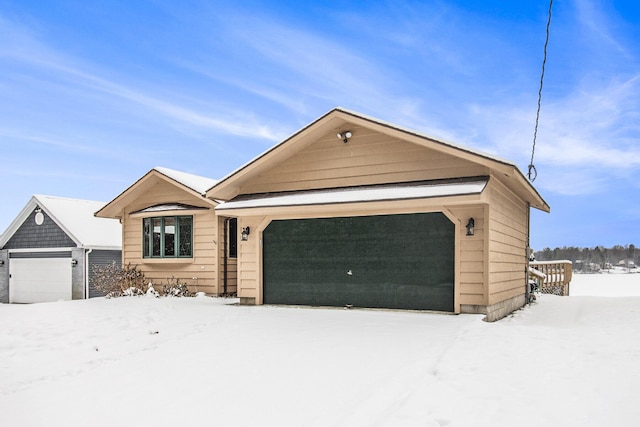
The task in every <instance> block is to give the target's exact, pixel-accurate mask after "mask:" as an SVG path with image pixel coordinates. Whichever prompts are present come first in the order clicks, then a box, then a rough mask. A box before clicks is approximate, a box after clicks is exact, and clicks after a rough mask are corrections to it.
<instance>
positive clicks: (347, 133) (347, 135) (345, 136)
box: [337, 130, 353, 144]
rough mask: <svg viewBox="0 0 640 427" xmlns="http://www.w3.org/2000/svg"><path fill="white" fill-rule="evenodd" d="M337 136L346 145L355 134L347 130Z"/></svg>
mask: <svg viewBox="0 0 640 427" xmlns="http://www.w3.org/2000/svg"><path fill="white" fill-rule="evenodd" d="M337 136H338V139H341V140H342V142H344V143H345V144H346V143H347V142H349V138H351V137H352V136H353V134H352V133H351V131H350V130H345V131H343V132H340V133H339V134H338V135H337Z"/></svg>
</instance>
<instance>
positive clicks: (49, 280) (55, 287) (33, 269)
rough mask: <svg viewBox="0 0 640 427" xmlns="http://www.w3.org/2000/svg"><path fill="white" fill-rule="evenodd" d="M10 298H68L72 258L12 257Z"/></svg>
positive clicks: (26, 300)
mask: <svg viewBox="0 0 640 427" xmlns="http://www.w3.org/2000/svg"><path fill="white" fill-rule="evenodd" d="M9 269H10V271H9V273H10V279H9V302H10V303H32V302H51V301H59V300H71V258H12V259H11V260H10V261H9Z"/></svg>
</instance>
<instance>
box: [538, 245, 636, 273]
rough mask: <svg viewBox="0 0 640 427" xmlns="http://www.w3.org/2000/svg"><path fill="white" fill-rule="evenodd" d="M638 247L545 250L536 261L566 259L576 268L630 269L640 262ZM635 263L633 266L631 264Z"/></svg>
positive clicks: (566, 247) (567, 247)
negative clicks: (594, 266)
mask: <svg viewBox="0 0 640 427" xmlns="http://www.w3.org/2000/svg"><path fill="white" fill-rule="evenodd" d="M636 249H637V248H636V246H635V245H633V244H631V245H625V246H622V245H615V246H614V247H612V248H605V247H604V246H596V247H594V248H578V247H575V246H563V247H561V248H555V249H551V248H544V249H543V250H541V251H537V252H535V254H534V255H535V257H536V261H552V260H559V259H566V260H569V261H571V262H572V263H573V264H574V268H575V269H577V270H579V269H581V268H585V269H586V268H588V266H589V265H590V264H592V265H597V266H599V267H600V268H607V267H610V266H617V265H622V266H625V267H629V266H630V265H636V266H637V265H638V263H639V262H638V261H640V250H636ZM631 263H633V264H631Z"/></svg>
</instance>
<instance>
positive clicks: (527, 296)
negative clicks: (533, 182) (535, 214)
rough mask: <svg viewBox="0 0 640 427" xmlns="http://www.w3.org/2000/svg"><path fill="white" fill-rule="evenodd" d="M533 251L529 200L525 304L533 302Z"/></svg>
mask: <svg viewBox="0 0 640 427" xmlns="http://www.w3.org/2000/svg"><path fill="white" fill-rule="evenodd" d="M530 253H531V203H529V202H527V249H526V254H525V259H526V263H525V266H526V267H525V272H524V284H525V285H524V289H525V304H529V303H530V302H531V289H530V286H529V262H530V261H531V259H530V256H529V254H530Z"/></svg>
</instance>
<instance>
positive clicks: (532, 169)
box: [527, 0, 553, 182]
mask: <svg viewBox="0 0 640 427" xmlns="http://www.w3.org/2000/svg"><path fill="white" fill-rule="evenodd" d="M552 8H553V0H549V18H548V19H547V35H546V38H545V41H544V53H543V56H542V72H541V73H540V88H539V89H538V109H537V110H536V125H535V128H534V129H533V147H532V148H531V162H529V172H528V173H527V176H528V177H529V181H531V182H533V181H535V180H536V178H537V177H538V171H537V170H536V167H535V166H534V164H533V157H534V155H535V152H536V139H537V138H538V123H539V122H540V104H541V103H542V86H543V83H544V67H545V65H546V64H547V46H548V45H549V28H550V27H551V9H552Z"/></svg>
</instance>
